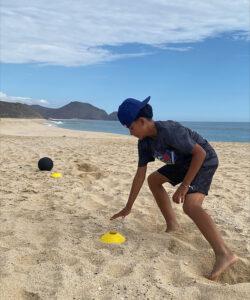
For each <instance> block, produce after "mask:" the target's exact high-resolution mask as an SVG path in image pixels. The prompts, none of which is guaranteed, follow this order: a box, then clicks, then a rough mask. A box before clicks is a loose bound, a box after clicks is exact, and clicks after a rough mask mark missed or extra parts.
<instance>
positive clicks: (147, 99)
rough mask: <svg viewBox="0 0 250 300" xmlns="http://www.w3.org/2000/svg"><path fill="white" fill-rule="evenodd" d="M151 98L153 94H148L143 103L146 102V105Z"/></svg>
mask: <svg viewBox="0 0 250 300" xmlns="http://www.w3.org/2000/svg"><path fill="white" fill-rule="evenodd" d="M150 98H151V96H148V97H147V98H146V99H145V100H143V101H142V103H144V104H145V105H146V104H148V102H149V100H150Z"/></svg>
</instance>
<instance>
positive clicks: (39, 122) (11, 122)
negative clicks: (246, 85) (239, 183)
mask: <svg viewBox="0 0 250 300" xmlns="http://www.w3.org/2000/svg"><path fill="white" fill-rule="evenodd" d="M58 120H59V119H58ZM60 120H64V119H60ZM67 120H68V119H67ZM236 123H237V122H236ZM242 123H247V122H242ZM17 124H18V126H19V128H16V127H15V125H17ZM30 126H32V131H31V130H30ZM44 126H45V127H46V128H50V131H48V132H45V131H44V128H45V127H44ZM79 134H80V135H81V136H82V135H83V136H86V135H87V136H91V135H93V136H94V137H96V138H105V137H107V138H108V137H110V138H111V137H114V138H121V139H122V138H125V139H129V140H131V139H132V140H137V139H136V138H134V137H132V136H130V135H129V134H128V135H125V134H119V133H109V132H100V131H89V130H74V129H67V128H62V127H59V126H57V125H56V124H53V120H51V121H50V120H47V119H25V118H23V119H22V118H0V135H15V136H36V135H38V136H61V135H66V136H72V137H73V136H75V137H76V136H78V135H79ZM208 142H209V143H210V144H211V145H216V144H220V143H223V144H233V145H235V144H242V145H249V144H250V141H244V142H242V141H240V142H239V141H237V142H235V141H208Z"/></svg>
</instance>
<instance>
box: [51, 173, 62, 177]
mask: <svg viewBox="0 0 250 300" xmlns="http://www.w3.org/2000/svg"><path fill="white" fill-rule="evenodd" d="M51 177H53V178H60V177H62V174H61V173H56V172H54V173H52V174H51Z"/></svg>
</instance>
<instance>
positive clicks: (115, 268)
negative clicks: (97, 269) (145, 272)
mask: <svg viewBox="0 0 250 300" xmlns="http://www.w3.org/2000/svg"><path fill="white" fill-rule="evenodd" d="M132 272H133V268H132V267H130V266H127V265H122V264H107V265H106V266H105V274H107V273H108V274H109V275H110V276H112V277H114V278H120V277H124V276H128V275H129V274H130V273H132Z"/></svg>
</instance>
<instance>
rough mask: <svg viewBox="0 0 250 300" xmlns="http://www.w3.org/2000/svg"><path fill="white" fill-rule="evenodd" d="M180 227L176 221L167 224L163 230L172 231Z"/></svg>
mask: <svg viewBox="0 0 250 300" xmlns="http://www.w3.org/2000/svg"><path fill="white" fill-rule="evenodd" d="M178 229H180V225H179V224H178V223H172V224H167V229H166V230H165V232H172V231H176V230H178Z"/></svg>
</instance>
